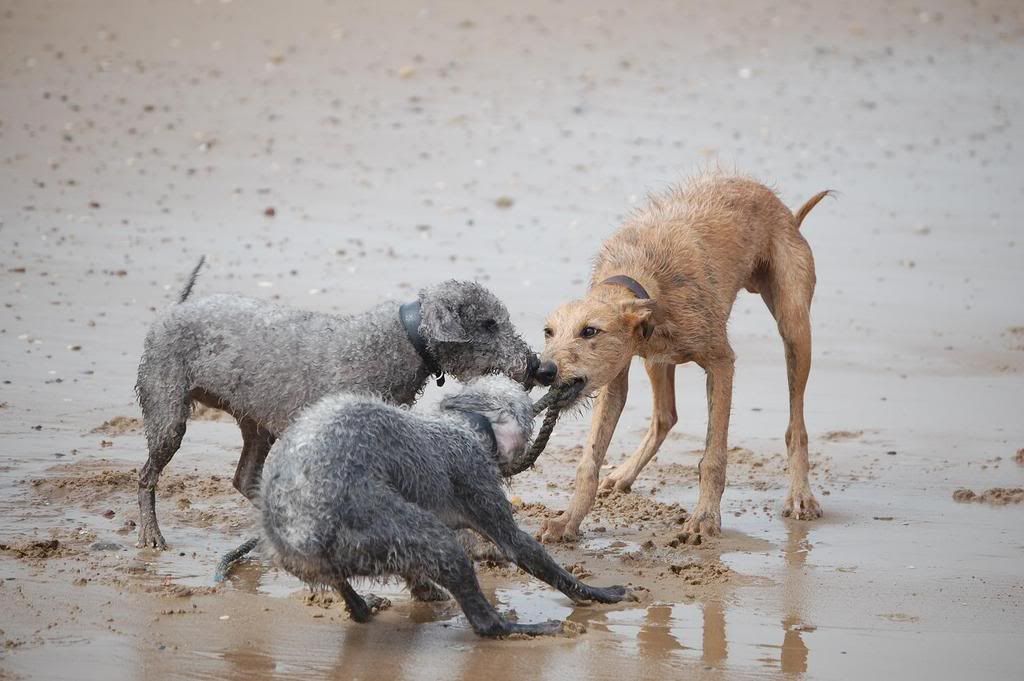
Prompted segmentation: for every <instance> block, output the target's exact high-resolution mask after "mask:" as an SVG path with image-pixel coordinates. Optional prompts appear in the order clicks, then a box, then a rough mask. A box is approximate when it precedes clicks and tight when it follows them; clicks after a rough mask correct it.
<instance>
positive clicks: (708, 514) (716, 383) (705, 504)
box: [683, 344, 735, 543]
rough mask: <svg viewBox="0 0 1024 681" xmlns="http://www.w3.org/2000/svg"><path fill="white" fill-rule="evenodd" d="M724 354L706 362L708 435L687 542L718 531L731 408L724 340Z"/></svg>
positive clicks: (685, 530) (730, 366)
mask: <svg viewBox="0 0 1024 681" xmlns="http://www.w3.org/2000/svg"><path fill="white" fill-rule="evenodd" d="M725 348H726V350H728V353H729V354H728V356H727V357H723V358H721V359H716V360H713V361H709V362H707V363H706V364H707V365H706V366H705V367H704V370H705V371H706V372H707V375H708V380H707V390H708V437H707V444H706V445H705V448H704V458H702V459H701V460H700V464H699V466H698V470H699V471H700V493H699V496H698V497H697V507H696V508H695V509H694V510H693V513H692V514H690V517H689V518H688V519H687V520H686V524H685V525H683V533H684V535H687V536H685V537H684V539H685V541H687V543H699V539H698V537H699V536H700V535H704V536H716V535H718V534H719V533H720V532H721V531H722V510H721V504H722V493H723V492H724V491H725V466H726V463H727V459H726V452H727V451H728V440H729V413H730V411H731V409H732V377H733V366H734V364H735V360H734V357H733V354H732V349H730V348H729V346H728V344H725Z"/></svg>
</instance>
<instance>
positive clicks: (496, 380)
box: [258, 376, 631, 636]
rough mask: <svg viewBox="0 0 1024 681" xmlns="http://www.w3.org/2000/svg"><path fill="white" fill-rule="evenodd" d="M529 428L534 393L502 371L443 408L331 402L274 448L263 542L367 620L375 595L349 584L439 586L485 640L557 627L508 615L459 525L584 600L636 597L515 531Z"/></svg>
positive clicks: (264, 493) (347, 399)
mask: <svg viewBox="0 0 1024 681" xmlns="http://www.w3.org/2000/svg"><path fill="white" fill-rule="evenodd" d="M532 426H533V405H532V403H531V401H530V398H529V396H528V395H527V394H526V392H525V391H524V390H523V389H522V387H521V386H518V385H516V384H515V383H513V382H512V381H510V380H509V379H508V378H505V377H503V376H489V377H486V378H480V379H477V380H476V381H473V382H472V383H471V384H470V385H469V386H467V387H466V388H465V389H464V390H463V391H462V392H461V393H459V394H458V395H454V396H450V397H446V398H445V399H443V400H442V401H441V405H440V414H438V415H434V414H430V415H428V414H419V413H415V412H411V411H409V410H408V409H405V408H401V407H395V406H391V405H388V404H385V403H384V402H383V401H381V400H379V399H375V398H372V397H359V396H354V395H348V394H341V395H332V396H329V397H326V398H324V399H323V400H321V401H319V402H318V403H316V404H315V405H313V406H312V407H310V408H309V409H307V410H306V411H305V412H303V414H302V415H301V416H300V417H299V418H298V419H297V420H296V421H295V423H294V424H293V425H292V426H291V427H290V428H289V429H288V430H287V431H285V433H284V435H283V436H282V437H281V440H280V441H279V442H278V443H277V444H276V445H275V446H274V449H273V452H272V454H271V457H270V461H269V463H268V464H267V470H266V475H265V476H264V478H263V482H262V489H261V493H260V498H259V502H258V505H259V506H260V508H261V509H262V514H263V532H264V535H265V542H266V544H267V545H268V546H269V548H270V549H271V551H272V552H273V554H274V555H275V557H276V560H277V562H278V563H279V564H280V565H281V566H282V567H284V568H285V569H286V570H288V571H289V572H291V573H292V574H294V575H296V576H297V577H299V578H300V579H302V580H304V581H305V582H307V583H309V584H312V585H327V586H331V587H333V588H334V589H336V590H337V591H338V592H340V593H341V595H342V597H343V598H344V599H345V604H346V606H347V608H348V611H349V613H350V614H351V616H352V619H354V620H356V621H357V622H366V621H367V620H369V618H370V616H371V614H372V608H373V606H374V605H375V602H371V603H370V604H368V603H367V602H366V600H364V598H363V597H362V596H360V595H359V594H357V593H356V592H355V590H354V589H353V588H352V586H351V585H350V584H349V582H348V580H349V579H350V578H352V577H388V576H394V575H397V576H400V577H403V578H405V580H406V582H407V583H408V584H409V585H410V586H411V587H413V589H414V595H416V589H419V590H424V589H431V588H433V589H434V590H435V591H438V590H437V585H440V586H441V587H443V588H444V589H446V590H448V591H449V592H450V593H451V594H452V596H454V597H455V599H456V600H457V601H458V603H459V605H460V606H461V607H462V610H463V612H464V613H465V614H466V617H467V618H468V619H469V622H470V624H471V625H472V626H473V629H474V630H475V631H476V633H477V634H480V635H481V636H507V635H509V634H515V633H521V634H530V635H536V634H552V633H556V632H558V631H559V630H560V629H561V626H562V625H561V623H560V622H558V621H548V622H544V623H541V624H516V623H512V622H508V621H506V620H505V619H504V618H503V617H501V615H499V614H498V612H497V611H496V610H495V609H494V607H493V606H492V605H491V604H490V603H488V602H487V599H486V598H484V595H483V593H481V591H480V585H479V584H478V583H477V579H476V573H475V572H474V571H473V563H472V561H471V560H470V559H469V557H468V556H467V555H466V552H465V551H464V550H463V548H462V547H461V546H460V544H459V541H458V539H457V535H456V532H455V530H457V529H463V528H469V529H472V530H474V531H476V532H478V533H480V534H482V535H484V536H485V537H487V538H488V539H490V540H491V541H492V542H494V543H495V544H496V545H497V546H498V548H499V549H501V551H503V552H504V553H505V555H507V556H508V557H509V558H510V559H511V560H512V561H514V562H515V563H516V564H518V565H519V567H521V568H522V569H523V570H525V571H526V572H529V573H530V574H532V575H534V576H535V577H537V578H538V579H541V580H543V581H545V582H547V583H548V584H550V585H551V586H553V587H555V588H556V589H558V590H559V591H561V592H562V593H564V594H565V595H566V596H568V597H569V598H571V599H572V600H573V601H575V602H577V603H584V602H587V601H598V602H600V603H617V602H619V601H621V600H623V599H626V598H631V595H630V593H629V592H628V591H627V590H626V589H625V588H624V587H622V586H612V587H608V588H597V587H592V586H588V585H586V584H583V583H582V582H580V581H579V580H577V579H576V578H575V577H573V576H572V575H571V574H569V573H568V572H567V571H566V570H564V569H563V568H562V567H561V566H559V565H558V564H557V563H555V561H554V560H552V559H551V557H550V556H549V555H548V554H547V552H546V551H545V550H544V548H543V547H542V546H541V545H540V544H538V543H537V541H536V540H534V539H533V537H531V536H530V535H529V534H527V533H525V532H523V531H522V530H520V529H519V528H518V527H517V526H516V523H515V520H514V519H513V517H512V506H511V504H509V502H508V500H507V499H506V498H505V495H504V493H503V491H502V478H503V477H508V476H509V475H510V474H511V472H512V470H511V468H512V466H513V463H514V461H515V459H516V458H517V457H519V456H521V455H522V453H523V451H524V450H525V448H526V446H527V445H528V444H529V440H530V434H531V432H532ZM441 595H442V597H443V594H441Z"/></svg>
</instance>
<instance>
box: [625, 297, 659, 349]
mask: <svg viewBox="0 0 1024 681" xmlns="http://www.w3.org/2000/svg"><path fill="white" fill-rule="evenodd" d="M656 308H657V303H656V302H655V301H653V300H650V299H637V300H628V301H625V302H622V303H620V304H619V314H620V315H621V317H622V321H623V322H624V323H625V324H626V326H627V327H628V328H630V329H631V330H634V331H635V330H637V329H639V330H640V333H641V334H642V335H643V337H644V340H647V339H648V338H650V337H651V334H652V333H654V325H655V320H654V311H655V309H656Z"/></svg>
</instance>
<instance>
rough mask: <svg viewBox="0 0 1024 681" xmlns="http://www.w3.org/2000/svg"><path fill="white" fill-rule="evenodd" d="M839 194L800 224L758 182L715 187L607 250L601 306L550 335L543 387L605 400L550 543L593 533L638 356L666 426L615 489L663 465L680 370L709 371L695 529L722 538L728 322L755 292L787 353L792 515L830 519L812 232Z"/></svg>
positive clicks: (705, 179) (680, 199) (717, 180)
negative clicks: (813, 222) (813, 442)
mask: <svg viewBox="0 0 1024 681" xmlns="http://www.w3.org/2000/svg"><path fill="white" fill-rule="evenodd" d="M827 194H828V192H821V193H820V194H817V195H815V196H814V197H813V198H811V200H810V201H808V202H807V203H806V204H804V206H803V207H802V208H801V209H800V210H799V211H797V213H796V215H794V214H793V213H791V212H790V211H789V209H787V208H786V206H785V205H783V203H782V202H781V201H780V200H779V198H778V197H777V196H776V195H775V194H774V193H773V192H772V191H771V190H770V189H768V188H767V187H765V186H763V185H761V184H758V183H757V182H754V181H752V180H748V179H745V178H740V177H725V176H721V175H717V174H714V175H706V176H702V177H699V178H697V179H696V180H693V181H692V182H690V183H689V184H687V185H686V186H683V187H680V188H675V189H672V190H670V191H668V192H666V193H665V194H663V195H661V196H656V197H654V198H652V199H651V200H650V202H649V204H648V205H647V206H646V207H645V208H643V209H641V210H640V211H638V212H637V213H635V214H634V215H632V216H631V217H630V218H629V219H628V220H627V221H626V224H625V225H624V226H623V227H622V228H621V229H619V231H618V232H616V233H615V234H614V235H613V236H612V237H611V238H609V239H608V241H606V242H605V244H604V246H603V247H602V249H601V253H600V254H599V255H598V257H597V261H596V264H595V266H594V272H593V277H592V279H591V288H590V291H589V292H588V293H587V296H586V297H585V298H583V299H582V300H574V301H572V302H569V303H566V304H565V305H562V306H561V307H559V308H558V309H557V310H555V311H554V313H552V315H551V316H550V317H549V318H548V321H547V326H546V328H545V329H544V335H545V337H546V339H547V340H546V344H545V347H544V352H543V354H542V356H541V367H540V369H539V370H538V376H541V375H542V374H543V375H545V376H546V377H547V378H548V379H553V378H556V380H557V383H558V384H565V383H569V382H573V381H585V382H586V386H585V389H584V391H583V393H584V394H592V393H593V392H594V391H595V390H596V391H598V393H597V401H596V404H595V407H594V418H593V422H592V424H591V429H590V436H589V438H588V439H587V446H586V449H585V450H584V453H583V458H582V459H581V460H580V463H579V466H578V467H577V469H576V489H575V492H574V494H573V497H572V500H571V501H570V503H569V508H568V509H567V510H566V511H565V512H564V513H562V514H561V515H560V516H559V517H557V518H554V519H550V520H548V521H547V522H546V523H545V525H544V526H543V528H542V529H541V538H542V539H543V540H545V541H558V540H562V539H572V538H575V537H576V536H577V535H578V534H579V528H580V523H581V522H582V521H583V518H584V517H585V516H586V515H587V513H588V512H589V511H590V508H591V506H592V505H593V503H594V497H595V495H596V494H597V483H598V471H599V469H600V467H601V464H602V462H603V461H604V457H605V453H606V452H607V450H608V443H609V442H610V441H611V437H612V432H613V431H614V430H615V425H616V423H617V422H618V420H619V415H620V414H621V413H622V407H623V405H624V404H625V403H626V392H627V387H628V375H629V365H630V362H631V360H632V358H633V356H634V355H639V356H641V357H643V358H644V366H645V367H646V369H647V375H648V376H649V377H650V379H651V389H652V390H653V392H654V414H653V416H652V418H651V425H650V429H649V430H648V431H647V435H646V436H645V437H644V439H643V441H642V442H641V443H640V447H639V449H637V450H636V452H635V453H634V454H633V455H632V456H630V457H629V459H628V460H626V461H625V462H624V463H622V464H621V465H620V466H619V467H618V468H616V469H615V470H614V471H613V472H612V473H611V474H610V475H609V476H608V477H607V478H606V479H605V480H604V482H603V484H602V487H603V488H604V489H608V490H612V491H625V490H628V489H629V488H630V486H631V485H632V484H633V481H634V480H635V479H636V477H637V475H639V473H640V471H641V470H642V469H643V467H644V466H645V465H647V462H648V461H650V460H651V458H652V457H653V456H654V455H655V454H656V453H657V451H658V447H659V446H661V443H662V442H663V441H664V439H665V436H666V435H668V432H669V430H670V429H671V428H672V426H673V425H674V424H675V423H676V403H675V369H676V365H677V364H682V363H685V362H696V363H697V364H699V365H700V366H701V367H702V368H703V369H704V370H705V371H706V372H707V395H708V414H709V417H708V433H707V442H706V445H705V453H704V457H703V458H702V459H701V461H700V464H699V467H698V470H699V473H700V496H699V498H698V501H697V507H696V508H695V509H694V511H693V513H692V514H691V515H690V517H689V518H688V520H687V522H686V525H685V527H684V528H683V529H684V532H686V533H687V534H688V537H687V540H688V541H690V542H692V543H698V542H699V541H700V539H699V537H700V535H717V534H718V533H719V532H720V530H721V526H722V518H721V510H720V504H721V499H722V493H723V491H724V490H725V466H726V450H727V445H726V440H727V435H728V431H729V411H730V403H731V400H732V378H733V363H734V357H735V356H734V355H733V351H732V348H731V347H730V346H729V339H728V336H727V334H726V323H727V321H728V319H729V314H730V312H731V310H732V305H733V301H734V300H735V299H736V294H737V293H738V292H739V291H740V289H742V288H746V289H747V290H748V291H751V292H754V293H760V294H761V297H762V298H764V302H765V304H766V305H767V306H768V309H769V310H770V311H771V313H772V315H774V317H775V319H776V321H777V323H778V328H779V334H780V335H781V336H782V340H783V343H784V344H785V349H786V367H787V370H788V375H789V428H788V429H787V430H786V446H787V448H788V450H789V478H790V491H789V496H788V497H787V498H786V505H785V511H784V513H785V515H787V516H793V517H795V518H803V519H812V518H817V517H820V516H821V507H820V506H819V505H818V502H817V500H816V499H815V498H814V494H812V493H811V488H810V484H809V482H808V479H807V470H808V463H807V430H806V428H805V427H804V387H805V386H806V385H807V376H808V373H809V371H810V368H811V327H810V320H809V311H810V305H811V296H812V295H813V293H814V281H815V280H814V260H813V258H812V256H811V249H810V247H809V246H808V245H807V241H805V240H804V238H803V236H801V235H800V232H799V227H800V223H801V221H802V220H803V219H804V217H805V216H806V215H807V213H808V212H810V210H811V209H812V208H814V206H815V205H816V204H817V203H818V202H819V201H821V199H823V198H824V197H825V196H826V195H827ZM609 279H611V280H610V281H609Z"/></svg>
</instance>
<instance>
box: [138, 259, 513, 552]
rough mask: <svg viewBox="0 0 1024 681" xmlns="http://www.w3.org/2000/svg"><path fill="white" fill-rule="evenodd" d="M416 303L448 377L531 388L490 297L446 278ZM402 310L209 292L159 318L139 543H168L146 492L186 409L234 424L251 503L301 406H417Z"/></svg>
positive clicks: (420, 381) (147, 405) (150, 358)
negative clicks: (323, 308)
mask: <svg viewBox="0 0 1024 681" xmlns="http://www.w3.org/2000/svg"><path fill="white" fill-rule="evenodd" d="M193 277H194V273H193ZM190 288H191V282H190V284H189V286H187V287H186V290H188V289H190ZM418 300H419V303H420V305H421V323H420V327H419V331H420V334H421V336H422V337H423V338H424V340H425V342H426V345H427V348H428V350H429V351H430V353H431V354H432V356H433V357H434V359H435V360H436V361H437V363H438V365H439V366H440V368H441V369H442V370H444V371H445V372H446V373H450V374H452V375H453V376H456V377H457V378H460V379H468V378H472V377H475V376H480V375H483V374H487V373H492V372H501V373H505V374H507V375H510V376H512V377H515V378H517V379H519V380H521V381H526V380H527V378H528V376H527V374H528V373H529V366H530V363H531V361H532V358H533V353H532V352H531V351H530V348H529V347H528V346H527V345H526V343H525V342H524V341H523V340H522V338H521V337H520V336H519V334H518V333H517V332H516V330H515V328H514V327H513V325H512V323H511V321H510V320H509V315H508V310H507V309H506V308H505V306H504V305H503V304H502V303H501V301H499V300H498V299H497V298H496V297H495V296H494V295H493V294H492V293H491V292H490V291H488V290H487V289H486V288H484V287H483V286H480V285H479V284H475V283H470V282H459V281H446V282H444V283H441V284H438V285H435V286H432V287H428V288H425V289H423V290H422V291H421V292H420V294H419V297H418ZM398 308H399V303H384V304H381V305H379V306H377V307H375V308H373V309H371V310H369V311H367V312H364V313H362V314H356V315H351V316H338V315H330V314H322V313H317V312H310V311H306V310H297V309H294V308H287V307H282V306H279V305H274V304H271V303H267V302H264V301H260V300H254V299H251V298H244V297H241V296H236V295H212V296H208V297H204V298H200V299H197V300H186V301H185V302H182V303H180V304H178V305H175V306H172V307H171V308H170V309H168V310H167V311H165V312H164V313H163V314H162V315H161V316H160V317H159V318H158V319H157V320H156V321H155V322H154V323H153V325H152V327H151V329H150V331H149V333H148V335H147V336H146V341H145V349H144V351H143V355H142V360H141V362H140V364H139V375H138V382H137V384H136V390H137V392H138V396H139V402H140V404H141V406H142V413H143V418H144V424H145V431H146V438H147V441H148V444H149V460H148V461H147V463H146V465H145V466H144V467H143V470H142V473H141V474H140V479H139V487H140V511H141V520H142V522H140V531H139V545H140V546H143V545H148V546H155V547H158V548H162V547H163V546H164V545H165V544H164V541H163V538H162V536H160V532H159V529H158V527H157V525H156V516H155V511H154V510H153V502H152V501H151V498H152V496H153V495H152V491H153V489H155V486H156V483H157V478H158V477H159V474H160V471H161V470H162V469H163V467H164V466H165V465H166V464H167V462H168V461H169V460H170V458H171V457H172V456H173V455H174V453H175V451H176V450H177V449H178V446H179V445H180V443H181V438H182V436H183V435H184V433H185V423H186V421H187V419H188V417H189V414H190V406H191V404H192V402H193V401H196V402H200V403H203V404H207V405H209V406H212V407H215V408H218V409H223V410H225V411H227V412H229V413H231V414H232V415H233V416H234V417H235V418H236V419H237V420H238V422H239V427H240V428H241V430H242V435H243V440H244V446H243V450H242V457H241V459H240V461H239V465H238V470H237V471H236V474H235V486H236V487H237V488H238V489H239V491H241V492H242V493H243V494H245V495H246V496H249V497H250V498H251V497H252V496H253V494H254V492H255V489H254V487H255V484H256V482H257V481H258V477H259V472H260V469H261V468H262V463H263V460H264V458H265V457H266V454H267V452H268V451H269V448H270V445H271V444H272V443H273V440H274V438H275V437H276V436H277V435H278V434H280V433H281V432H282V431H283V430H284V429H285V428H286V427H287V426H288V424H289V423H290V422H291V421H292V419H293V418H294V417H295V416H296V414H297V413H298V412H299V411H300V410H301V409H302V408H303V407H305V406H307V405H309V404H312V403H313V402H315V401H316V400H318V399H319V398H321V397H323V396H324V395H328V394H331V393H335V392H338V391H341V390H346V391H350V392H357V393H366V394H374V395H379V396H381V397H382V398H383V399H385V400H387V401H389V402H394V403H396V404H410V403H412V402H413V401H414V400H415V399H416V397H417V395H418V394H419V393H420V392H421V391H422V389H423V386H424V384H425V382H426V380H427V378H428V376H429V370H428V369H427V367H426V365H425V364H424V362H423V360H422V358H421V357H420V356H419V355H418V354H417V352H416V350H415V348H414V347H413V345H412V344H411V343H410V341H409V338H408V336H407V335H406V332H405V329H404V328H403V326H402V324H401V321H400V320H399V315H398Z"/></svg>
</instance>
